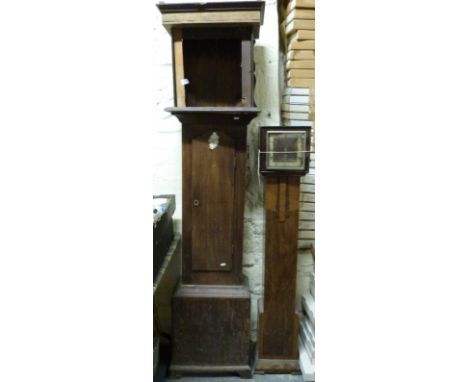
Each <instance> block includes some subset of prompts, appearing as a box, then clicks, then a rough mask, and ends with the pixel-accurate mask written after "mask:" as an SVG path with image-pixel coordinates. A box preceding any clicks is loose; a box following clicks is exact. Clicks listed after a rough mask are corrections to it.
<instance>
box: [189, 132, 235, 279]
mask: <svg viewBox="0 0 468 382" xmlns="http://www.w3.org/2000/svg"><path fill="white" fill-rule="evenodd" d="M212 135H216V136H217V137H218V145H217V147H216V148H214V149H211V148H210V147H209V139H210V137H211V136H212ZM235 158H236V152H235V143H234V140H233V139H232V138H230V137H229V136H228V135H226V134H224V133H223V132H221V131H215V130H208V132H206V133H204V134H202V135H200V136H198V137H196V138H194V139H193V140H192V270H194V271H230V270H231V269H232V255H233V228H234V226H233V223H234V221H233V220H234V216H233V214H234V183H235V172H234V170H235V168H234V165H235Z"/></svg>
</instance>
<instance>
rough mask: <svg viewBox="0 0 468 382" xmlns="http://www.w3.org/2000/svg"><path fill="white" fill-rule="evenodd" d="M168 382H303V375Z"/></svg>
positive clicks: (203, 378) (183, 379)
mask: <svg viewBox="0 0 468 382" xmlns="http://www.w3.org/2000/svg"><path fill="white" fill-rule="evenodd" d="M166 381H167V382H242V381H255V382H303V379H302V375H292V374H254V377H253V378H252V379H240V378H238V377H184V378H180V379H166Z"/></svg>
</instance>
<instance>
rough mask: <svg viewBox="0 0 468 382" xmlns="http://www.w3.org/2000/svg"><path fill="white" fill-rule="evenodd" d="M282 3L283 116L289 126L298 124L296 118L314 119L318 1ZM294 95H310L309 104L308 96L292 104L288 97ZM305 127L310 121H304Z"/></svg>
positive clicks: (301, 0)
mask: <svg viewBox="0 0 468 382" xmlns="http://www.w3.org/2000/svg"><path fill="white" fill-rule="evenodd" d="M283 4H284V5H283V7H282V8H281V9H280V15H281V17H282V22H281V26H280V32H281V35H282V40H283V45H284V48H285V56H286V58H285V77H286V89H285V92H284V98H283V106H282V111H283V114H282V116H283V120H284V123H285V124H286V125H290V126H298V123H300V122H297V121H310V122H312V121H314V119H315V106H314V103H315V102H314V101H315V97H314V95H315V92H314V88H315V0H290V1H289V2H285V3H283ZM293 95H294V96H304V97H305V96H307V97H308V99H307V103H305V98H304V99H303V100H302V101H301V102H298V103H291V102H290V100H289V96H293ZM293 105H295V106H293ZM306 105H308V108H306V107H305V106H306ZM297 106H301V107H297ZM302 126H307V124H304V123H303V122H302Z"/></svg>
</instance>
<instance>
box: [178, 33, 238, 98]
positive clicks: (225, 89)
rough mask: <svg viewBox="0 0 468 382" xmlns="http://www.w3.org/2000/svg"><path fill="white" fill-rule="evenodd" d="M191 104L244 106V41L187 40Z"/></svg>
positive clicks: (186, 55) (187, 65) (186, 50)
mask: <svg viewBox="0 0 468 382" xmlns="http://www.w3.org/2000/svg"><path fill="white" fill-rule="evenodd" d="M184 73H185V78H186V79H188V81H189V83H188V85H187V87H186V94H187V98H186V103H187V106H241V105H242V76H241V40H240V39H215V38H211V39H207V40H184Z"/></svg>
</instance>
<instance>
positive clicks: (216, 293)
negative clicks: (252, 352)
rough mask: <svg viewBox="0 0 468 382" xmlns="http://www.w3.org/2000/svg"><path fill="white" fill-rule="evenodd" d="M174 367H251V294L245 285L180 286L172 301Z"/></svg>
mask: <svg viewBox="0 0 468 382" xmlns="http://www.w3.org/2000/svg"><path fill="white" fill-rule="evenodd" d="M172 309H173V320H174V324H173V343H172V346H173V347H172V352H173V360H172V365H171V368H176V369H177V366H178V365H188V366H189V369H191V370H190V371H192V372H193V371H196V367H200V366H210V365H211V366H213V365H217V366H222V365H225V366H229V365H231V366H235V365H245V366H248V365H249V346H250V344H249V343H250V295H249V292H248V289H247V288H246V287H245V286H241V285H239V286H232V287H225V286H212V285H211V286H196V287H193V286H184V285H182V286H180V288H179V289H178V290H177V292H176V294H175V295H174V298H173V305H172Z"/></svg>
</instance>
